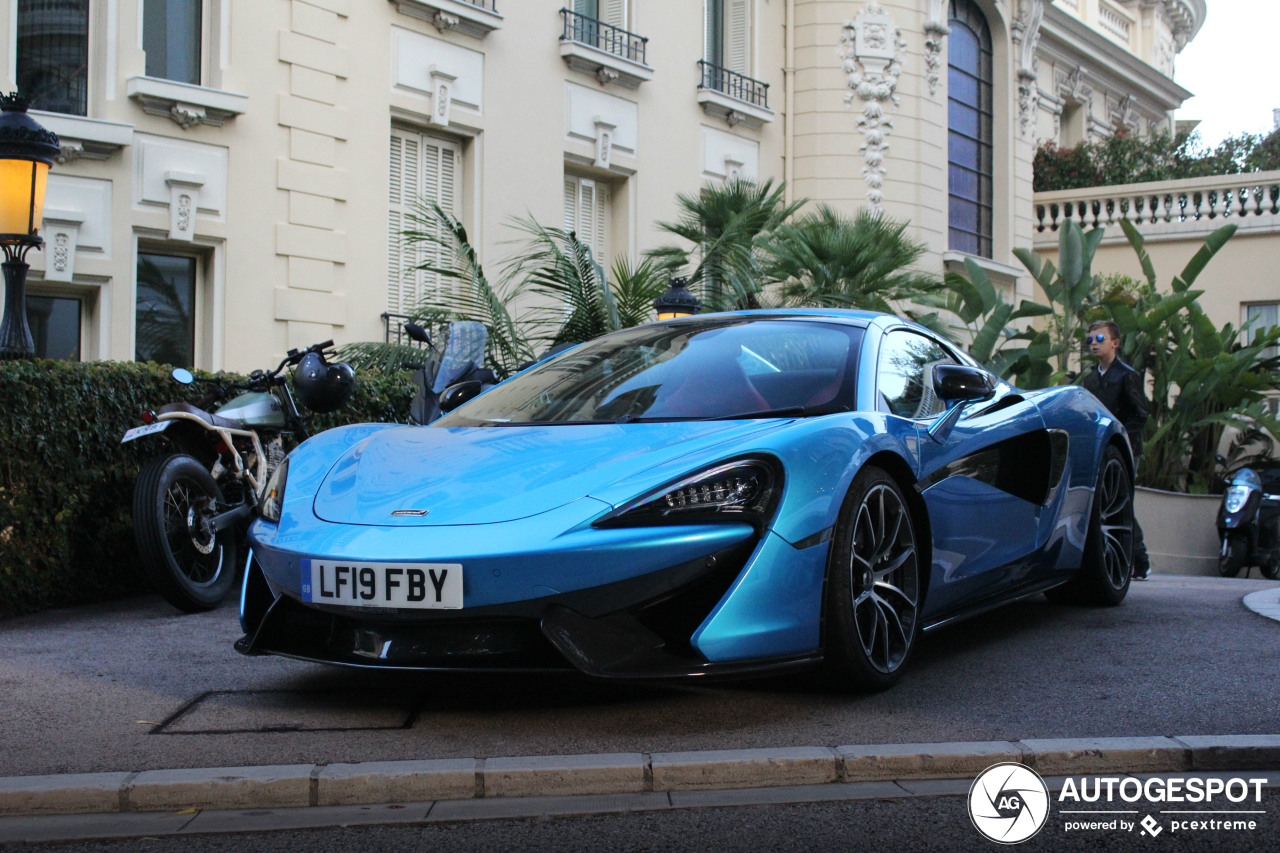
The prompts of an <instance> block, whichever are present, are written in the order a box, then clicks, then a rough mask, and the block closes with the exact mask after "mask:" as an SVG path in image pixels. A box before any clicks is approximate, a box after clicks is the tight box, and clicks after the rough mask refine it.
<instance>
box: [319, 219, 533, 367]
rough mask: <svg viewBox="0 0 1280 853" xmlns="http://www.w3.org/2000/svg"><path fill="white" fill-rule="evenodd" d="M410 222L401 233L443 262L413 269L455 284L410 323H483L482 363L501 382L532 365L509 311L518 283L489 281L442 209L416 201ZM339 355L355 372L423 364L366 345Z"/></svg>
mask: <svg viewBox="0 0 1280 853" xmlns="http://www.w3.org/2000/svg"><path fill="white" fill-rule="evenodd" d="M409 219H410V222H411V223H413V225H414V227H413V228H411V229H408V230H406V231H404V232H403V236H404V238H405V241H406V242H407V243H409V244H414V243H428V244H431V245H433V246H437V247H440V248H442V249H444V252H443V253H442V254H443V256H444V258H445V260H444V261H442V262H441V263H440V264H439V265H437V264H434V263H431V262H427V263H424V264H420V265H418V266H417V267H414V269H420V270H423V271H425V272H432V273H435V274H437V275H439V276H441V277H442V278H444V279H447V280H449V281H451V282H453V284H454V286H453V287H450V288H446V289H443V290H441V291H440V292H433V293H429V294H427V295H426V296H424V297H423V298H422V299H421V300H420V301H419V302H418V304H417V305H415V306H413V308H412V310H411V311H410V314H411V315H412V318H413V321H414V322H418V323H423V324H425V325H430V326H435V327H437V328H439V327H443V326H445V325H447V324H448V323H449V322H451V321H453V320H476V321H479V322H481V323H483V324H484V325H485V328H486V329H488V332H489V338H488V342H487V346H486V358H485V364H486V366H487V367H489V368H491V369H492V370H493V371H494V372H495V373H497V374H498V376H501V377H505V376H509V375H510V374H511V373H513V372H515V370H517V369H518V368H519V366H520V365H521V364H523V363H525V362H527V361H529V360H531V359H532V358H533V353H534V348H533V344H532V343H531V341H530V339H529V336H528V333H527V332H526V331H525V330H524V328H523V327H522V324H521V323H520V322H518V321H517V319H516V318H514V317H512V316H511V311H510V308H509V306H511V305H513V304H515V302H516V300H517V298H518V297H519V296H520V294H521V290H522V287H521V283H520V282H518V281H513V280H511V279H507V278H503V279H501V280H500V281H498V282H496V283H494V282H490V280H489V277H488V276H487V275H485V271H484V267H483V265H481V263H480V256H479V254H478V253H477V252H476V249H475V247H474V246H472V245H471V241H470V240H469V239H468V237H467V229H466V228H465V227H463V225H462V223H461V222H460V221H458V219H457V217H455V216H454V215H453V214H451V213H449V212H448V211H447V210H445V209H444V208H442V207H440V205H438V204H436V203H434V202H432V203H430V204H424V203H422V202H419V203H418V204H416V205H415V207H414V210H413V211H412V212H411V213H410V214H409ZM438 351H441V352H443V346H438ZM340 356H341V357H342V358H343V359H344V360H346V361H348V362H350V363H351V364H352V365H354V366H356V367H374V366H376V367H381V368H383V369H390V370H394V369H397V368H398V367H399V366H400V364H401V363H403V362H413V361H421V360H422V357H423V354H422V350H421V349H420V348H418V347H415V346H409V345H400V344H390V343H382V342H374V341H369V342H363V343H356V344H350V345H348V346H346V347H344V348H343V349H342V350H341V352H340Z"/></svg>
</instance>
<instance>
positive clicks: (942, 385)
mask: <svg viewBox="0 0 1280 853" xmlns="http://www.w3.org/2000/svg"><path fill="white" fill-rule="evenodd" d="M933 390H934V392H935V393H936V394H937V395H938V399H940V400H942V401H943V402H945V403H946V404H947V405H948V406H950V405H951V404H953V403H976V402H979V401H981V400H990V399H991V398H992V397H994V396H995V394H996V381H995V377H994V376H992V375H991V374H990V373H987V371H985V370H983V369H981V368H979V367H968V366H966V365H963V364H936V365H934V367H933Z"/></svg>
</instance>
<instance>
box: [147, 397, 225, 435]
mask: <svg viewBox="0 0 1280 853" xmlns="http://www.w3.org/2000/svg"><path fill="white" fill-rule="evenodd" d="M171 412H182V413H184V414H188V415H194V416H195V417H197V418H199V419H200V420H202V421H204V422H205V423H207V424H208V425H209V426H213V427H221V428H222V429H244V424H242V423H240V422H239V421H233V420H231V419H230V418H224V417H222V416H221V415H215V414H214V413H213V412H206V411H205V410H204V409H201V408H197V407H196V406H193V405H191V404H190V403H165V404H164V405H163V406H161V407H160V408H159V409H158V410H157V412H156V413H157V414H160V415H166V414H169V413H171Z"/></svg>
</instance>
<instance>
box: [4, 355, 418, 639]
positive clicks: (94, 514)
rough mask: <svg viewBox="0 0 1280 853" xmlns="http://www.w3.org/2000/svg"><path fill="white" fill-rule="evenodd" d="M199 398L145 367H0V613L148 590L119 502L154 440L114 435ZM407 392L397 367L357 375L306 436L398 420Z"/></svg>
mask: <svg viewBox="0 0 1280 853" xmlns="http://www.w3.org/2000/svg"><path fill="white" fill-rule="evenodd" d="M202 375H205V376H207V375H209V374H202ZM222 376H223V377H225V378H226V379H227V380H228V381H231V380H235V379H239V378H242V377H240V376H237V375H236V374H222ZM200 394H201V391H200V388H199V387H198V386H183V385H181V384H179V383H177V382H175V381H174V380H173V379H172V378H171V377H170V376H169V369H168V368H167V367H162V366H160V365H156V364H139V363H134V362H92V363H75V362H66V361H45V360H35V361H8V362H0V447H3V457H2V458H0V616H10V615H14V614H17V613H25V612H31V611H35V610H40V609H43V608H48V607H59V606H66V605H71V604H80V603H85V602H90V601H99V600H103V599H108V598H115V597H119V596H121V595H127V594H130V593H136V592H140V591H143V590H145V589H146V588H147V586H146V581H145V579H144V578H143V575H142V571H141V568H140V567H139V565H138V557H137V550H136V547H135V546H134V541H133V522H132V518H131V513H130V507H131V506H132V501H133V487H134V483H135V481H136V480H137V477H138V472H139V470H140V469H141V467H142V465H143V463H144V462H145V461H146V460H147V459H148V458H150V457H151V456H154V455H156V454H157V453H159V452H161V443H160V442H157V441H154V440H142V441H135V442H130V443H129V444H125V445H122V444H121V443H120V437H121V436H122V435H123V434H124V432H125V430H127V429H129V428H130V427H134V426H138V425H139V423H141V422H140V421H139V419H138V415H139V412H141V411H143V410H144V409H155V408H157V407H159V406H161V405H163V404H165V403H169V402H174V401H178V400H186V401H189V402H194V401H195V400H196V399H197V398H198V397H199V396H200ZM412 395H413V385H412V383H411V382H410V380H409V374H407V373H400V374H394V375H389V376H387V375H382V374H377V373H364V372H362V373H361V374H360V376H359V381H358V382H357V385H356V393H355V395H354V396H353V398H352V400H351V402H350V403H349V404H348V405H347V406H345V407H344V408H343V409H342V410H341V411H339V412H336V413H333V414H330V415H326V416H323V417H317V418H316V420H315V422H314V423H313V431H319V430H320V429H325V428H329V427H332V426H336V425H338V424H339V423H359V422H362V421H385V420H399V421H404V420H407V416H408V411H409V401H410V399H411V397H412Z"/></svg>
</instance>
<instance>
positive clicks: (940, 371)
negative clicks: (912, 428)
mask: <svg viewBox="0 0 1280 853" xmlns="http://www.w3.org/2000/svg"><path fill="white" fill-rule="evenodd" d="M933 391H934V393H935V394H937V395H938V399H939V400H941V401H942V402H944V403H945V404H946V406H947V410H946V411H945V412H943V413H942V414H941V415H939V416H938V419H937V420H936V421H934V422H933V423H932V424H931V425H930V426H929V437H930V438H932V439H933V440H934V441H936V442H938V443H939V444H941V443H942V442H944V441H946V440H947V436H949V435H951V431H952V430H953V429H955V426H956V422H957V421H959V420H960V413H961V412H962V411H964V407H965V406H966V405H968V404H969V403H979V402H981V401H983V400H990V399H991V398H992V397H994V396H995V395H996V379H995V377H994V376H992V375H991V374H990V373H987V371H985V370H983V369H982V368H979V367H969V366H967V365H963V364H935V365H934V366H933Z"/></svg>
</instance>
